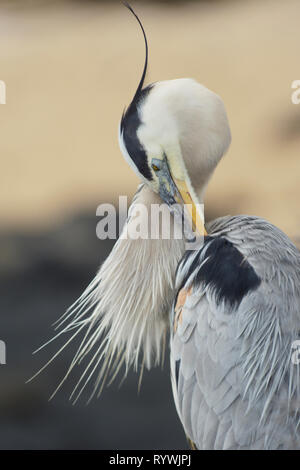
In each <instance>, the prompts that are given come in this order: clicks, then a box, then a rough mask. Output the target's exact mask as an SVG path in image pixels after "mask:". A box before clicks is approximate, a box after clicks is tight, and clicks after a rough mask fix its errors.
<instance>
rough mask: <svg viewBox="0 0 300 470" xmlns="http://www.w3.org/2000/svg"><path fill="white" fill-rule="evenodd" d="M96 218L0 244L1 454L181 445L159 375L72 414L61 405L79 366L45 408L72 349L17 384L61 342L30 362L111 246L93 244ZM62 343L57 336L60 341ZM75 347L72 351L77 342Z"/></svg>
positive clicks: (133, 376)
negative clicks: (3, 362)
mask: <svg viewBox="0 0 300 470" xmlns="http://www.w3.org/2000/svg"><path fill="white" fill-rule="evenodd" d="M95 225H96V217H95V216H93V215H91V214H89V213H86V214H80V215H78V216H76V217H74V218H73V219H72V220H69V221H66V222H65V223H64V224H62V225H60V226H57V227H53V229H52V230H51V231H47V232H41V233H34V234H32V235H30V234H28V233H27V234H22V233H21V232H20V233H18V234H16V233H13V232H12V233H9V232H6V233H5V234H2V235H1V236H0V258H1V267H0V311H1V339H2V340H4V341H5V343H6V347H7V358H6V360H7V364H6V365H2V366H1V369H0V374H1V387H0V415H1V422H0V423H1V424H0V447H1V449H153V448H156V449H173V448H174V449H175V448H178V449H181V448H185V447H186V441H185V437H184V434H183V431H182V429H181V425H180V423H179V420H178V418H177V416H176V411H175V406H174V404H173V399H172V391H171V386H170V379H169V369H168V360H166V361H165V362H166V363H165V367H164V370H161V369H153V370H152V371H151V372H147V371H145V372H144V375H143V381H142V386H141V389H140V392H139V393H138V379H139V375H138V374H137V373H133V372H131V373H129V375H128V377H127V379H126V380H125V381H124V383H123V385H122V386H121V387H120V388H119V384H120V380H121V378H122V375H120V376H119V377H118V378H117V379H116V381H115V382H114V383H113V384H112V385H111V386H110V387H106V388H105V389H104V391H103V393H102V395H101V397H100V399H98V400H96V399H94V400H93V401H92V402H91V403H90V404H89V405H88V406H85V405H86V402H87V400H88V398H89V396H90V394H91V392H92V385H89V386H88V387H87V390H86V393H85V394H84V395H83V397H82V399H81V400H80V401H79V403H78V404H76V405H75V406H73V405H72V403H71V402H70V401H68V396H69V395H70V393H71V392H72V389H73V387H74V386H75V385H76V381H77V380H78V379H79V377H80V375H81V373H82V372H83V370H84V369H83V368H82V367H81V368H80V367H79V368H77V370H75V371H74V373H73V374H72V375H71V377H70V380H67V382H66V384H65V385H64V386H63V388H62V390H61V391H60V392H58V394H57V395H56V396H55V397H54V398H53V400H52V401H50V402H49V401H48V399H49V397H50V395H51V393H52V392H53V390H54V389H55V388H56V386H57V385H58V383H59V382H60V380H61V379H62V378H63V376H64V374H65V372H66V370H67V368H68V366H69V364H70V362H71V360H72V358H73V356H72V354H74V352H75V350H76V342H75V344H72V346H71V347H69V348H67V349H66V350H65V351H64V352H63V354H62V357H59V358H57V360H55V361H54V363H53V364H52V365H50V366H49V367H48V368H47V369H46V370H45V371H43V372H42V373H41V374H40V376H38V377H37V378H36V379H34V380H33V381H32V382H30V383H28V384H25V381H26V380H27V379H29V378H30V377H31V376H32V375H33V373H34V372H36V371H37V370H38V369H39V368H40V367H41V366H42V365H43V364H44V363H45V362H47V361H48V360H49V359H50V357H51V356H52V355H53V354H54V353H56V351H57V350H58V349H59V347H60V346H61V345H62V342H63V341H60V342H59V341H56V342H55V343H54V344H51V345H49V346H48V347H46V348H45V350H43V351H41V352H40V353H38V354H37V355H36V356H32V351H33V349H36V348H37V347H38V346H40V345H41V344H42V343H43V342H45V341H46V340H47V339H49V338H50V336H51V335H52V334H53V328H52V327H51V324H52V323H53V322H54V321H55V320H57V319H58V317H59V316H60V315H61V314H62V313H63V312H64V311H65V310H66V308H67V307H68V306H69V305H70V304H71V303H73V301H74V300H75V299H76V298H77V297H78V296H79V295H80V294H81V293H82V291H83V289H84V288H85V287H86V286H87V285H88V283H89V282H90V281H91V280H92V278H93V276H94V275H95V273H96V270H97V269H98V267H99V264H100V263H101V262H102V261H103V260H104V259H105V257H106V256H107V255H108V254H109V252H110V250H111V248H112V246H113V242H112V241H110V240H106V241H105V240H104V241H100V240H98V239H97V238H96V236H95ZM65 339H66V338H64V340H65ZM77 346H78V343H77Z"/></svg>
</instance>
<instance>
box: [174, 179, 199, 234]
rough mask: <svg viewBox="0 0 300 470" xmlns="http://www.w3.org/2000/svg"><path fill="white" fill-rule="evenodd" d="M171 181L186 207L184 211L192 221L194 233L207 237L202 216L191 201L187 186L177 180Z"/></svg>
mask: <svg viewBox="0 0 300 470" xmlns="http://www.w3.org/2000/svg"><path fill="white" fill-rule="evenodd" d="M173 181H174V183H175V185H176V187H177V189H178V192H179V193H180V196H181V198H182V201H183V203H184V204H185V205H186V209H187V211H188V212H189V214H190V217H191V220H192V227H193V231H194V232H198V234H199V235H200V236H205V235H207V231H206V230H205V226H204V216H203V215H202V214H201V212H200V210H199V209H200V208H199V205H198V208H197V205H196V203H195V202H194V201H193V199H192V197H191V195H190V192H189V189H188V187H187V184H186V182H185V181H183V180H179V179H177V178H174V177H173ZM182 201H177V202H179V203H180V202H182Z"/></svg>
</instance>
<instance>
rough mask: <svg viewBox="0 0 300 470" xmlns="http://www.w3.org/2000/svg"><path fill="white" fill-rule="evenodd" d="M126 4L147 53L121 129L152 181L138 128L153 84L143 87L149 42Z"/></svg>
mask: <svg viewBox="0 0 300 470" xmlns="http://www.w3.org/2000/svg"><path fill="white" fill-rule="evenodd" d="M124 5H125V6H126V8H128V10H129V11H130V12H131V13H132V14H133V15H134V17H135V18H136V19H137V21H138V23H139V25H140V27H141V30H142V32H143V36H144V40H145V48H146V55H145V63H144V68H143V73H142V76H141V79H140V82H139V84H138V87H137V90H136V92H135V95H134V97H133V99H132V102H131V103H130V105H129V106H128V108H127V109H126V110H125V111H124V113H123V116H122V119H121V124H120V131H121V134H122V137H123V142H124V145H125V147H126V149H127V152H128V155H129V156H130V158H131V159H132V161H133V162H134V164H135V166H136V168H137V169H138V172H139V173H140V174H141V175H143V176H144V178H146V179H147V180H150V181H151V180H152V179H153V177H152V173H151V170H150V168H149V166H148V162H147V155H146V152H145V149H144V148H143V146H142V144H141V142H140V141H139V138H138V136H137V130H138V128H139V126H140V125H141V118H140V115H139V106H140V104H141V103H142V102H143V100H145V98H146V97H147V95H148V93H149V92H150V90H151V88H152V86H153V85H149V86H147V87H146V88H144V89H143V85H144V81H145V77H146V73H147V67H148V43H147V37H146V33H145V30H144V27H143V25H142V22H141V20H140V19H139V17H138V16H137V14H136V13H135V11H134V10H133V9H132V7H131V6H130V5H129V3H127V2H124Z"/></svg>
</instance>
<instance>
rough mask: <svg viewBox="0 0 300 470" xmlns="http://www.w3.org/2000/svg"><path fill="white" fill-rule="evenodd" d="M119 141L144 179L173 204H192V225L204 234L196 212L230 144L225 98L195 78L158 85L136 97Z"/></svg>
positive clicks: (166, 201)
mask: <svg viewBox="0 0 300 470" xmlns="http://www.w3.org/2000/svg"><path fill="white" fill-rule="evenodd" d="M119 137H120V147H121V150H122V153H123V155H124V157H125V159H126V160H127V161H128V162H129V163H130V165H131V166H132V167H133V168H134V170H135V171H136V172H137V173H138V175H139V176H140V177H141V178H142V180H144V181H145V182H146V183H147V184H148V185H150V187H151V188H152V189H153V190H154V191H155V192H156V193H159V195H160V196H161V198H162V200H163V201H164V202H165V203H167V204H168V205H169V206H172V205H173V204H175V203H180V204H189V205H190V206H191V207H192V212H191V216H192V225H193V226H194V227H195V228H196V229H198V232H203V223H202V224H201V220H203V214H201V217H200V219H199V218H198V217H196V215H197V210H199V209H197V208H199V203H200V202H202V201H203V195H204V191H205V188H206V185H207V183H208V180H209V178H210V176H211V174H212V172H213V170H214V168H215V167H216V165H217V163H218V162H219V160H220V159H221V157H222V155H223V154H224V153H225V152H226V150H227V149H228V147H229V144H230V140H231V136H230V128H229V124H228V119H227V115H226V111H225V107H224V104H223V101H222V100H221V98H220V97H219V96H218V95H216V94H215V93H213V92H212V91H210V90H208V89H207V88H206V87H204V86H203V85H200V84H199V83H197V82H196V81H195V80H192V79H187V78H185V79H176V80H168V81H162V82H158V83H154V84H152V85H149V86H148V87H146V88H144V89H142V90H141V92H140V93H138V94H137V95H136V96H135V97H134V100H133V101H132V103H131V104H130V106H129V107H128V109H127V111H126V112H125V113H124V115H123V117H122V120H121V124H120V135H119ZM199 221H200V225H199Z"/></svg>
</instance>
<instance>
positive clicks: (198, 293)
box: [171, 217, 300, 449]
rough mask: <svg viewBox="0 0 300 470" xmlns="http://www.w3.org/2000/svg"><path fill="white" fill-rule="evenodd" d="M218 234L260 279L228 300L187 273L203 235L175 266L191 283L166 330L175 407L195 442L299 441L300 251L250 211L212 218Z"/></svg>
mask: <svg viewBox="0 0 300 470" xmlns="http://www.w3.org/2000/svg"><path fill="white" fill-rule="evenodd" d="M220 236H221V237H222V238H223V239H226V240H227V241H229V242H230V243H232V244H233V245H234V247H237V248H238V250H239V252H240V253H241V254H242V255H243V256H244V257H245V259H246V260H247V262H248V263H249V264H250V265H251V266H252V267H253V269H254V270H255V273H257V275H258V276H259V278H260V280H261V282H260V284H259V285H257V286H256V287H255V289H253V290H249V291H247V292H246V293H245V295H244V296H243V298H241V299H239V302H238V303H236V304H234V305H233V304H232V303H230V302H227V300H226V294H224V297H222V298H221V299H220V296H218V292H217V286H214V281H213V280H214V278H213V277H210V278H209V281H210V282H209V283H208V282H207V283H205V279H204V280H203V278H202V279H200V280H199V282H198V283H197V282H196V277H195V276H190V274H191V273H188V270H189V267H190V266H193V269H195V263H192V261H193V260H195V259H196V258H195V257H196V256H198V259H199V263H198V267H197V268H196V271H197V270H198V273H199V272H200V268H199V266H201V263H202V262H203V259H204V258H205V256H206V255H207V253H208V251H207V250H208V249H209V248H205V246H206V245H204V248H203V249H202V252H203V253H200V256H199V254H194V255H190V257H191V262H190V264H189V261H186V262H185V263H183V267H182V269H180V267H179V270H178V274H177V287H178V288H179V289H180V288H181V287H184V288H190V287H192V290H191V291H189V295H188V296H187V297H186V300H185V303H184V306H183V307H182V310H181V321H180V322H178V325H177V329H176V331H175V332H174V333H173V334H172V337H171V372H172V386H173V394H174V398H175V403H176V407H177V411H178V414H179V417H180V419H181V421H182V424H183V426H184V429H185V432H186V434H187V436H188V437H189V438H190V439H191V440H192V441H193V442H194V443H195V445H196V447H197V448H198V449H298V448H299V447H300V434H299V418H300V414H299V405H300V386H299V380H300V379H299V365H295V364H293V363H292V361H291V352H292V347H291V346H292V342H293V341H294V340H295V339H297V338H298V337H299V331H300V255H299V252H298V250H297V249H296V248H295V247H294V246H293V245H292V243H291V242H290V241H289V240H288V238H287V237H286V236H285V235H284V234H282V232H280V231H279V230H278V229H276V228H275V227H273V226H272V225H271V224H268V223H267V222H265V221H263V220H261V219H257V218H250V217H244V218H243V217H234V218H223V219H221V220H219V221H217V222H214V224H213V225H212V227H211V230H210V237H211V240H213V239H215V238H216V237H220ZM210 243H212V241H208V244H207V247H208V246H209V244H210ZM217 261H218V260H217ZM187 273H188V274H189V275H188V276H187ZM206 274H207V273H206ZM207 275H208V276H209V275H210V274H207ZM187 279H189V280H190V283H188V284H186V280H187ZM191 279H192V281H191ZM219 287H220V286H219ZM221 287H222V286H221ZM231 300H232V299H231ZM173 310H174V308H173ZM172 313H173V318H174V311H173V312H172ZM175 363H176V369H177V370H176V371H175Z"/></svg>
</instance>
